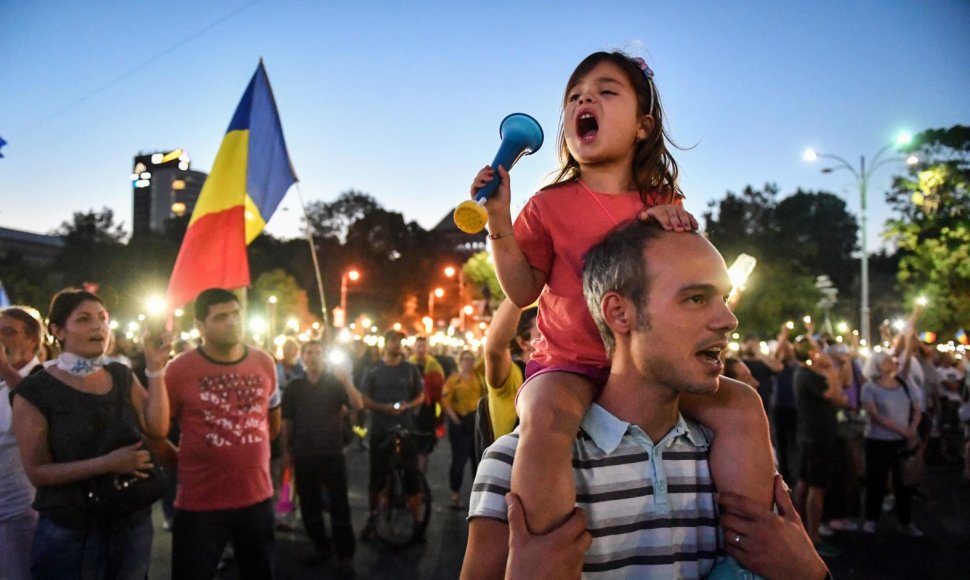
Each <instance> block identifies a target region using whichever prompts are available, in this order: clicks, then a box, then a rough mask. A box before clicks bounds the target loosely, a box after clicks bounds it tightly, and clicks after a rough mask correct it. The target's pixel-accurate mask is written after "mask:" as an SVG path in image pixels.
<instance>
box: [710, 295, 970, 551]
mask: <svg viewBox="0 0 970 580" xmlns="http://www.w3.org/2000/svg"><path fill="white" fill-rule="evenodd" d="M920 311H921V307H920V306H919V305H917V306H916V307H915V308H914V310H913V313H912V315H911V316H910V318H909V320H907V321H906V322H905V324H902V325H900V331H899V332H898V333H896V334H895V335H894V334H893V333H892V332H891V331H890V325H889V323H888V321H887V322H885V323H884V324H883V325H882V326H881V333H880V334H881V336H880V340H879V344H877V345H875V346H874V347H873V348H872V349H871V350H870V349H868V348H865V347H861V346H860V344H859V340H858V335H857V334H856V333H850V332H847V333H846V334H847V336H845V337H843V336H833V335H832V334H830V333H828V332H821V333H816V329H815V327H814V325H813V324H812V323H811V321H810V319H808V318H807V319H806V320H807V322H806V323H805V332H804V333H803V334H801V335H800V336H797V337H794V338H793V337H792V336H791V335H792V332H793V328H794V323H793V322H790V321H789V322H786V323H784V324H783V325H782V326H781V329H780V331H779V333H778V336H777V339H776V340H775V341H774V343H773V344H766V343H762V342H761V341H760V339H759V337H758V336H757V335H754V334H752V335H748V336H746V337H745V341H744V344H743V346H742V347H741V348H740V349H739V352H738V353H737V355H734V356H732V358H730V359H729V360H728V364H727V366H726V371H725V374H726V375H727V376H730V377H733V378H736V379H738V380H740V381H742V382H745V383H747V384H749V385H751V386H752V387H755V388H756V389H757V390H758V392H759V394H761V395H762V397H763V400H764V402H765V407H766V411H767V414H768V417H769V420H770V422H771V426H772V433H773V441H774V448H775V452H776V457H777V463H778V470H779V472H780V473H781V474H782V475H783V477H784V479H785V481H786V482H789V483H790V484H791V485H793V486H797V489H798V493H797V494H796V497H797V499H798V501H799V503H800V504H802V505H803V509H804V512H803V513H805V514H806V526H807V529H808V531H809V534H810V535H811V536H812V537H813V539H814V540H815V541H816V544H817V546H818V549H819V552H820V553H822V554H823V555H825V556H837V555H838V554H840V553H841V550H840V549H839V548H838V547H837V546H836V545H834V544H833V543H831V542H829V541H826V538H831V537H833V536H835V535H836V533H837V532H862V533H867V534H875V533H877V532H878V531H879V530H880V528H881V527H882V528H883V529H886V527H885V526H880V523H881V522H880V520H881V515H882V512H883V510H884V506H885V509H886V511H892V512H893V513H894V515H895V517H896V523H897V528H898V529H899V530H901V531H902V532H904V533H906V534H908V535H910V536H913V537H922V536H923V535H924V533H923V531H922V530H921V529H920V528H919V527H918V526H917V525H916V523H915V522H914V521H913V502H912V500H913V496H914V495H919V494H920V493H921V492H920V490H919V485H920V483H921V474H922V467H923V466H924V465H925V464H926V463H927V462H929V463H939V462H943V461H946V462H960V463H962V464H963V479H964V482H966V483H967V484H968V485H970V424H968V423H967V419H968V418H970V417H967V413H968V407H970V404H968V401H970V393H968V388H970V383H968V370H970V369H968V364H967V360H966V358H965V357H963V356H962V355H959V354H956V353H954V352H951V349H948V348H944V349H940V348H938V345H936V344H935V343H934V342H933V340H932V339H933V338H934V336H933V335H932V334H929V333H919V332H918V331H917V329H918V327H919V314H920ZM961 407H962V408H963V411H962V413H963V418H961V411H960V409H961ZM863 491H864V493H862V492H863ZM863 497H864V500H863V499H862V498H863Z"/></svg>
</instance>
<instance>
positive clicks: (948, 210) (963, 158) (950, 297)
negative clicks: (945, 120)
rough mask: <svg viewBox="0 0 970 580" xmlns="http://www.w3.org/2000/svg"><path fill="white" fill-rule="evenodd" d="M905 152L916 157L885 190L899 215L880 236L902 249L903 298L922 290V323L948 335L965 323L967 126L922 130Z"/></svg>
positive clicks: (969, 283)
mask: <svg viewBox="0 0 970 580" xmlns="http://www.w3.org/2000/svg"><path fill="white" fill-rule="evenodd" d="M909 152H912V153H916V154H917V156H918V158H919V159H920V162H919V163H918V164H917V165H915V166H914V167H913V168H911V169H910V171H909V172H908V174H907V175H905V176H900V177H896V178H895V179H894V180H893V187H892V189H891V190H890V191H889V192H888V193H887V194H886V201H887V202H888V203H889V204H890V206H892V208H893V209H894V210H895V211H896V212H897V214H898V217H897V218H895V219H892V220H890V221H889V222H888V223H887V226H886V231H885V236H886V237H887V238H888V239H890V240H892V241H894V242H895V244H896V247H897V248H898V249H899V252H900V253H901V254H902V258H901V260H900V263H899V274H898V279H899V283H900V286H901V287H902V289H903V292H904V294H905V295H906V299H907V303H908V304H912V300H914V299H915V298H916V296H918V295H925V296H926V297H927V298H928V299H929V305H928V306H927V308H926V310H925V312H924V314H923V316H922V323H923V324H924V325H925V327H926V328H929V329H932V330H936V331H938V332H941V333H942V334H944V335H947V336H950V335H952V334H953V333H954V332H955V331H956V330H957V329H958V328H960V327H965V326H966V325H967V324H968V323H970V127H966V126H963V125H955V126H953V127H950V128H949V129H929V130H927V131H924V132H923V133H920V134H919V135H917V136H916V137H915V139H914V140H913V144H912V145H911V146H910V147H909Z"/></svg>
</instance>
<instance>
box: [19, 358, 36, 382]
mask: <svg viewBox="0 0 970 580" xmlns="http://www.w3.org/2000/svg"><path fill="white" fill-rule="evenodd" d="M39 364H40V359H39V358H37V357H36V356H34V358H32V359H30V362H29V363H27V364H25V365H24V366H23V367H22V368H21V369H20V370H19V371H17V372H18V373H20V376H22V377H26V376H27V375H29V374H30V371H32V370H34V367H35V366H37V365H39Z"/></svg>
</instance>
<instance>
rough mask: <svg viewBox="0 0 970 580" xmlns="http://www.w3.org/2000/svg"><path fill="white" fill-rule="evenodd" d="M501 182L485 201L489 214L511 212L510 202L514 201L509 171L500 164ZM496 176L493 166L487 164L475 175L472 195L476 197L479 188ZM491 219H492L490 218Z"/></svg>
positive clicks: (499, 176)
mask: <svg viewBox="0 0 970 580" xmlns="http://www.w3.org/2000/svg"><path fill="white" fill-rule="evenodd" d="M497 177H498V178H499V180H500V181H499V184H498V188H497V189H496V190H495V193H494V194H492V196H491V197H489V198H488V200H487V201H486V202H485V210H486V211H488V213H489V215H492V214H496V213H509V212H510V204H511V203H512V192H511V189H510V188H509V172H508V171H506V170H505V168H504V167H501V166H499V168H498V176H497ZM495 178H496V175H495V170H494V169H492V168H491V166H489V165H486V166H485V167H483V168H482V169H481V170H480V171H479V172H478V175H476V176H475V181H473V182H472V188H471V197H472V199H475V194H477V193H478V190H480V189H481V188H483V187H485V185H487V184H488V183H489V182H491V181H492V180H493V179H495ZM489 221H491V220H489Z"/></svg>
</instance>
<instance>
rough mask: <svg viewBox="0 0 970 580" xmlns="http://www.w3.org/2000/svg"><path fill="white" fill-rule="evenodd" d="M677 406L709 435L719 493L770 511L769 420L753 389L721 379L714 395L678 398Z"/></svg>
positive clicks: (731, 380) (691, 395)
mask: <svg viewBox="0 0 970 580" xmlns="http://www.w3.org/2000/svg"><path fill="white" fill-rule="evenodd" d="M680 407H681V411H683V412H684V414H685V415H688V416H689V417H691V418H692V419H694V420H695V421H697V422H699V423H701V424H703V425H706V426H707V427H709V428H710V429H711V430H713V431H714V442H713V444H712V445H711V455H710V464H711V475H712V476H713V477H714V485H716V486H717V489H718V491H724V492H730V493H736V494H739V495H743V496H745V497H748V498H750V499H753V500H755V501H757V502H758V503H759V504H760V505H763V506H766V507H769V508H770V507H771V505H772V501H773V499H772V498H773V495H772V494H773V486H774V476H775V463H774V459H773V455H772V452H771V436H770V434H769V430H768V418H767V416H765V411H764V406H763V404H762V402H761V397H760V396H758V393H757V391H755V390H754V389H752V388H751V387H749V386H748V385H745V384H744V383H741V382H738V381H735V380H733V379H729V378H727V377H723V376H722V377H721V378H720V386H719V387H718V389H717V392H715V393H714V394H710V395H695V394H682V395H681V397H680Z"/></svg>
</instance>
